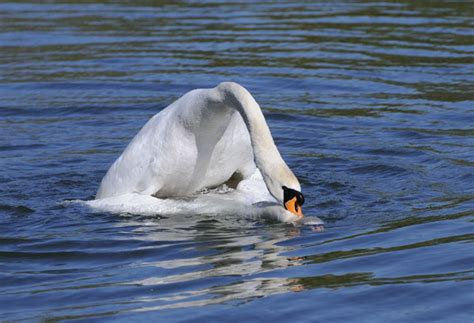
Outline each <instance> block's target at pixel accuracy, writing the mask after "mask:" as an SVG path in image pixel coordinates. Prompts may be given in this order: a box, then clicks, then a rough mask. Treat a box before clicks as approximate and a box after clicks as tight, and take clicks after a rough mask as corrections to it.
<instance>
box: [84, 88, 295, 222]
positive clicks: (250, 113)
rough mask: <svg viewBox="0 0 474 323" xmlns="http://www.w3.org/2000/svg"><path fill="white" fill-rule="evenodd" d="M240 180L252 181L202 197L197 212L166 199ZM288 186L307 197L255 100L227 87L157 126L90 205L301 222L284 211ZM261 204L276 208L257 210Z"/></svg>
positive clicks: (152, 124) (142, 136) (136, 142)
mask: <svg viewBox="0 0 474 323" xmlns="http://www.w3.org/2000/svg"><path fill="white" fill-rule="evenodd" d="M256 167H257V168H258V169H259V170H260V172H258V170H257V171H256V169H255V168H256ZM234 173H238V174H240V175H241V177H243V178H244V179H246V180H244V181H242V182H240V184H239V186H238V187H237V189H236V190H235V192H232V193H228V194H219V195H215V194H214V195H212V196H209V195H208V196H207V197H206V198H203V197H200V198H198V197H196V196H195V199H194V202H193V203H194V204H192V203H190V202H189V201H188V202H186V201H185V200H183V201H181V202H177V201H179V200H176V199H173V200H171V199H165V198H179V197H189V196H193V194H194V193H196V192H197V191H199V190H201V189H202V188H205V187H213V186H218V185H221V184H222V183H225V182H226V181H227V180H229V178H230V177H231V176H232V175H233V174H234ZM260 173H261V175H260ZM252 175H253V177H252ZM262 176H263V181H264V183H265V185H262V184H263V181H262ZM256 182H259V183H257V184H256ZM282 186H287V187H291V188H294V189H296V190H300V184H299V182H298V180H297V179H296V177H295V176H294V174H293V173H292V172H291V170H290V169H289V168H288V166H287V165H286V164H285V162H284V161H283V159H282V158H281V155H280V153H279V151H278V149H277V148H276V146H275V144H274V142H273V138H272V136H271V133H270V130H269V128H268V126H267V124H266V122H265V118H264V116H263V113H262V111H261V109H260V107H259V105H258V104H257V102H256V101H255V99H254V98H253V97H252V95H250V93H249V92H248V91H247V90H246V89H244V88H243V87H242V86H240V85H238V84H236V83H230V82H226V83H221V84H220V85H219V86H217V87H216V88H213V89H198V90H194V91H191V92H188V93H186V94H185V95H184V96H182V97H181V98H179V99H178V100H176V101H175V102H174V103H172V104H171V105H169V106H168V107H167V108H165V109H164V110H163V111H161V112H160V113H158V114H156V115H155V116H154V117H153V118H152V119H151V120H149V121H148V122H147V123H146V124H145V126H144V127H143V128H142V129H141V130H140V131H139V133H138V134H137V135H136V136H135V138H134V139H133V140H132V141H131V142H130V144H129V145H128V147H127V148H126V149H125V151H124V152H123V153H122V155H121V156H120V157H119V158H118V159H117V160H116V161H115V162H114V164H113V165H112V166H111V167H110V169H109V170H108V172H107V174H106V175H105V176H104V178H103V179H102V182H101V185H100V187H99V190H98V192H97V195H96V201H92V202H90V205H91V206H94V207H97V208H100V209H103V210H105V209H108V210H110V211H112V210H114V211H119V210H120V212H129V213H140V212H135V211H140V210H141V211H142V213H143V211H145V210H149V211H150V210H151V211H152V212H157V213H174V212H173V210H174V211H176V210H177V209H179V212H181V211H184V212H196V211H197V210H196V209H198V208H200V207H201V206H202V208H203V210H204V209H206V210H208V211H209V210H214V209H215V208H216V207H218V208H219V209H220V212H221V211H223V210H224V209H225V207H226V205H225V204H227V209H228V210H232V211H231V212H234V213H235V210H236V209H239V208H242V207H244V206H246V207H247V209H246V212H247V213H248V214H251V213H255V214H256V215H258V214H259V213H262V214H260V215H261V216H263V215H264V214H266V213H272V214H274V218H276V219H278V220H283V221H288V220H290V218H291V219H293V218H294V215H293V214H291V213H289V212H287V211H286V210H285V209H283V207H281V205H282V204H281V202H282V200H283V192H282V189H281V187H282ZM269 193H270V194H271V195H273V197H274V198H272V196H271V195H270V194H269ZM151 195H153V196H151ZM275 199H276V200H275ZM170 201H171V202H170ZM196 201H198V202H196ZM229 201H230V202H229ZM261 201H269V202H271V203H273V205H265V206H262V205H261V204H260V205H257V206H253V207H250V208H249V206H250V205H252V204H254V203H256V202H261ZM276 201H278V202H279V204H275V202H276ZM223 202H225V203H223ZM180 203H181V204H180ZM183 203H184V204H183ZM186 203H188V205H185V204H186ZM196 203H198V204H199V203H201V204H202V205H201V204H199V205H198V204H196ZM231 204H232V205H231ZM177 205H180V206H177ZM130 211H133V212H130ZM293 220H294V219H293Z"/></svg>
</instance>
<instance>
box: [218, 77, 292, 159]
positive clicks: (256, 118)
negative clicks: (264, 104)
mask: <svg viewBox="0 0 474 323" xmlns="http://www.w3.org/2000/svg"><path fill="white" fill-rule="evenodd" d="M218 89H220V90H221V91H222V93H223V94H224V98H223V99H224V104H225V105H226V106H229V107H232V108H234V109H235V110H237V111H238V112H239V113H240V115H241V116H242V119H243V120H244V123H245V125H246V126H247V128H248V130H249V134H250V141H251V143H252V147H253V151H254V155H255V163H256V164H257V167H259V168H260V167H261V166H264V165H268V164H273V166H277V165H276V164H281V163H283V164H284V161H283V159H282V157H281V155H280V152H279V151H278V149H277V147H276V145H275V142H274V141H273V137H272V135H271V132H270V129H269V128H268V125H267V123H266V122H265V117H264V116H263V113H262V110H261V109H260V106H259V105H258V103H257V102H256V101H255V99H254V98H253V96H252V95H251V94H250V93H249V92H248V91H247V90H246V89H245V88H243V87H242V86H240V85H238V84H237V83H232V82H225V83H221V84H219V86H218ZM285 165H286V164H285ZM268 166H270V165H268Z"/></svg>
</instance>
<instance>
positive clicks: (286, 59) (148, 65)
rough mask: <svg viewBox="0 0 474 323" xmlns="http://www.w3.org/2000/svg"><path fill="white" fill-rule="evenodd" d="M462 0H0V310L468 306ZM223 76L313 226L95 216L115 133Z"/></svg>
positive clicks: (63, 315)
mask: <svg viewBox="0 0 474 323" xmlns="http://www.w3.org/2000/svg"><path fill="white" fill-rule="evenodd" d="M473 8H474V7H473V6H472V5H470V4H469V3H468V1H429V2H428V1H417V2H413V1H387V2H366V1H336V2H334V1H327V2H324V1H323V2H319V3H317V4H311V3H309V2H301V3H299V2H294V1H288V2H285V1H279V2H274V1H264V2H260V3H259V4H251V3H247V2H238V1H235V2H207V1H206V2H203V1H199V2H193V1H189V2H178V3H174V2H166V1H163V2H160V3H159V4H157V5H156V6H150V5H149V4H148V3H147V2H136V1H135V2H125V1H123V2H121V4H117V3H112V2H106V3H98V2H95V1H87V2H74V1H61V2H59V1H58V2H56V1H49V2H47V3H44V4H38V3H36V2H27V1H18V2H15V3H13V2H2V3H1V4H0V51H1V55H0V71H1V72H0V166H1V167H0V286H1V289H0V319H13V320H17V319H32V320H41V319H52V320H61V319H84V318H91V319H98V318H106V319H123V320H132V319H133V320H139V321H149V320H157V319H163V320H173V321H176V320H178V321H181V320H183V321H188V320H199V321H212V320H220V319H222V318H226V319H229V320H234V321H237V320H239V321H240V320H263V319H265V320H272V319H273V320H290V319H291V320H295V321H303V320H305V321H326V320H327V321H329V320H331V321H349V320H359V321H364V322H370V321H373V322H380V321H381V320H383V321H391V322H399V321H415V320H416V321H429V322H432V321H436V320H444V321H449V322H469V321H472V318H473V316H474V307H473V303H474V283H473V279H474V254H473V245H472V242H473V240H474V224H473V220H474V127H473V125H474V113H473V112H474V95H473V88H474V61H473V55H474V41H473V39H474V38H473V37H472V35H473V34H474V24H473V21H474V20H473V16H474V11H473ZM229 80H232V81H236V82H239V83H241V84H242V85H244V86H245V87H246V88H248V89H249V91H250V92H251V93H252V94H253V95H254V96H255V98H256V100H257V101H258V102H259V103H260V105H261V106H262V108H263V109H264V113H265V115H266V118H267V121H268V123H269V125H270V127H271V130H272V132H273V135H274V137H275V141H276V142H277V144H278V146H279V148H280V150H281V153H282V154H283V156H284V158H285V160H286V161H287V162H288V164H289V165H290V167H291V168H292V169H293V170H294V172H295V173H296V174H297V176H298V177H299V178H300V180H301V182H302V186H303V192H304V194H305V197H306V203H305V208H304V210H305V213H306V214H309V215H317V216H319V217H321V218H323V219H324V220H325V221H326V229H325V231H324V232H313V231H312V230H310V229H308V228H298V227H293V226H289V225H286V224H270V223H261V222H253V221H249V220H244V219H239V218H236V217H232V216H225V217H224V216H222V217H216V216H200V217H196V216H191V215H189V216H186V215H183V216H179V217H173V218H166V217H160V216H156V217H145V216H127V215H121V216H120V215H114V214H98V213H93V212H91V211H90V210H88V209H84V208H81V207H79V206H74V205H68V204H67V203H64V202H65V201H69V200H74V199H81V200H88V199H92V198H93V197H94V195H95V192H96V190H97V188H98V185H99V182H100V180H101V178H102V176H103V175H104V174H105V172H106V170H107V169H108V167H109V166H110V164H111V163H112V162H113V161H114V160H115V158H117V157H118V156H119V155H120V153H121V151H122V150H123V149H124V148H125V146H126V145H127V143H128V142H129V141H130V139H131V138H132V137H133V136H134V134H135V133H136V132H137V131H138V130H139V129H140V128H141V126H143V124H144V123H145V122H146V121H147V120H148V119H149V118H150V117H151V116H153V115H154V114H155V113H157V112H159V111H160V110H161V109H162V108H164V107H165V106H166V105H168V104H169V103H171V102H172V101H173V100H175V99H176V98H177V97H179V96H181V95H182V94H184V93H185V92H187V91H189V90H191V89H194V88H202V87H214V86H215V85H216V84H218V83H219V82H221V81H229Z"/></svg>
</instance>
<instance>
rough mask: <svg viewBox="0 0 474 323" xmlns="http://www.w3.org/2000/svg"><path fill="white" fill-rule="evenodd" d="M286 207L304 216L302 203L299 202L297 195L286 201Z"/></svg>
mask: <svg viewBox="0 0 474 323" xmlns="http://www.w3.org/2000/svg"><path fill="white" fill-rule="evenodd" d="M285 208H286V209H287V210H288V211H290V212H291V213H293V214H295V215H296V216H298V217H299V218H302V217H303V211H302V210H301V205H299V204H298V201H297V199H296V196H295V197H293V198H292V199H290V200H288V201H286V203H285Z"/></svg>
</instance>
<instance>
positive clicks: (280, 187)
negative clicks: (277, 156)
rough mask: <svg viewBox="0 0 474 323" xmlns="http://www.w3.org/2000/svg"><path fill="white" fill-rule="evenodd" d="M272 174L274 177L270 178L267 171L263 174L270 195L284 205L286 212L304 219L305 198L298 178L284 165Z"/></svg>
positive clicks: (276, 168)
mask: <svg viewBox="0 0 474 323" xmlns="http://www.w3.org/2000/svg"><path fill="white" fill-rule="evenodd" d="M270 174H272V176H269V174H268V173H266V172H265V171H263V172H262V175H263V179H264V181H265V184H266V186H267V188H268V191H269V192H270V194H271V195H273V197H275V199H277V200H278V201H279V202H280V203H281V204H282V206H283V208H284V209H285V210H287V211H288V212H291V213H293V214H294V215H296V216H297V217H299V218H302V217H303V211H302V205H303V203H304V196H303V194H302V193H301V185H300V183H299V181H298V179H297V178H296V176H295V175H294V174H293V172H292V171H291V170H290V169H289V168H288V167H287V166H286V164H284V165H283V163H282V164H281V166H280V167H275V168H273V169H272V171H271V172H270Z"/></svg>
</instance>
